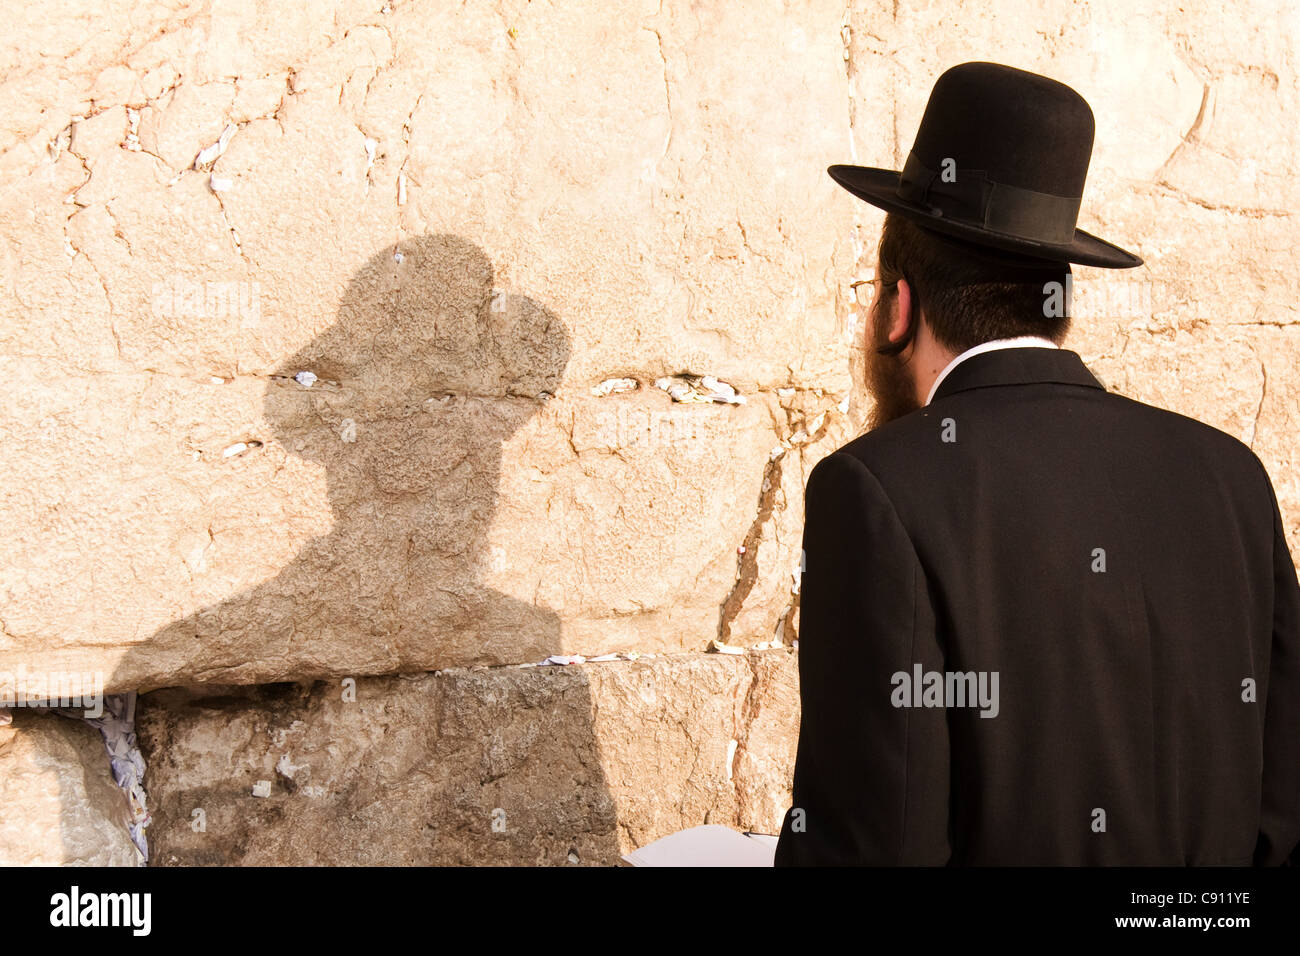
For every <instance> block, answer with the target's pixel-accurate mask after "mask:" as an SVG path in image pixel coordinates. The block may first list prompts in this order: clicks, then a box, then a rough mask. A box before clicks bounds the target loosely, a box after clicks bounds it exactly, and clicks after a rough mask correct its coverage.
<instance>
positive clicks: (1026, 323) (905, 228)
mask: <svg viewBox="0 0 1300 956" xmlns="http://www.w3.org/2000/svg"><path fill="white" fill-rule="evenodd" d="M1070 275H1071V270H1070V264H1069V263H1068V262H1050V261H1048V260H1044V259H1028V258H1025V257H1022V256H1016V255H1013V254H1010V253H1002V252H999V251H997V250H993V249H987V248H984V247H979V246H974V245H971V244H970V243H968V242H963V241H960V240H957V239H953V238H950V237H948V236H942V235H939V234H938V233H935V232H931V231H930V230H928V229H923V228H921V227H920V226H918V225H916V224H915V223H913V222H912V221H911V220H909V219H906V218H904V217H903V216H898V215H894V214H893V213H888V214H886V216H885V225H884V229H883V230H882V231H881V234H880V249H879V268H878V270H877V278H879V280H880V283H881V293H880V294H881V296H882V298H885V297H888V296H889V295H892V294H895V293H894V292H893V291H892V288H893V286H894V284H895V283H897V282H898V280H899V279H907V283H908V286H909V287H910V288H911V290H912V315H911V317H910V318H911V321H910V323H909V329H908V333H907V334H906V335H905V336H904V337H903V338H902V339H900V340H899V341H898V342H894V343H890V344H887V345H885V346H882V347H880V349H879V351H880V352H882V353H884V354H897V353H899V352H901V351H902V350H903V349H904V348H906V347H907V345H908V343H909V342H910V341H911V340H912V338H913V337H914V336H915V334H916V328H917V325H916V322H917V319H918V318H919V317H920V312H921V310H922V309H924V311H925V320H926V323H927V324H928V325H929V326H930V330H931V332H932V333H933V334H934V337H935V339H936V341H938V343H939V344H940V345H942V346H944V347H945V348H947V349H949V350H951V351H953V352H956V353H960V352H964V351H966V350H967V349H969V348H973V347H974V346H976V345H979V344H980V343H981V342H988V341H991V340H993V339H1003V338H1011V337H1013V336H1017V335H1041V336H1043V337H1045V338H1048V339H1051V340H1052V341H1053V342H1055V343H1056V344H1057V345H1060V344H1061V343H1062V342H1063V341H1064V340H1065V336H1066V333H1067V332H1068V331H1069V330H1070V307H1069V304H1070V296H1069V294H1068V289H1069V283H1068V282H1067V277H1068V276H1070ZM1049 282H1056V283H1059V285H1058V286H1056V287H1054V288H1055V289H1056V290H1058V291H1057V295H1056V297H1055V301H1056V302H1058V303H1060V305H1061V308H1059V309H1055V310H1049V309H1047V308H1045V306H1044V304H1045V303H1046V302H1047V301H1048V298H1049V292H1050V290H1045V289H1044V286H1045V285H1046V284H1047V283H1049ZM1057 311H1059V312H1060V315H1059V316H1058V315H1056V314H1055V312H1057ZM1045 313H1048V314H1045Z"/></svg>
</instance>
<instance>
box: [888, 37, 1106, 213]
mask: <svg viewBox="0 0 1300 956" xmlns="http://www.w3.org/2000/svg"><path fill="white" fill-rule="evenodd" d="M1094 133H1095V124H1094V121H1093V116H1092V109H1091V108H1090V107H1089V106H1088V102H1087V101H1086V100H1085V99H1084V98H1083V97H1082V96H1080V95H1079V94H1078V93H1076V92H1075V91H1074V90H1072V89H1071V88H1070V87H1068V86H1066V85H1065V84H1064V83H1059V82H1057V81H1056V80H1053V79H1051V78H1049V77H1046V76H1040V75H1038V74H1037V73H1029V72H1027V71H1025V70H1018V69H1016V68H1014V67H1010V66H1005V65H1003V64H1000V63H984V62H972V63H961V64H959V65H957V66H954V67H952V68H951V69H949V70H947V71H945V72H944V73H943V74H942V75H941V76H940V77H939V78H938V80H936V81H935V84H934V88H933V90H931V92H930V99H929V102H928V103H927V104H926V107H925V113H924V114H923V116H922V117H921V125H920V127H919V129H918V130H917V134H916V139H915V141H914V143H913V146H912V152H913V154H914V155H915V156H916V157H917V159H919V160H920V161H921V162H922V163H923V164H925V165H926V166H927V167H929V168H931V169H935V170H941V169H943V168H944V167H945V166H947V167H948V168H950V169H951V170H952V173H953V174H954V175H955V176H956V177H957V179H959V180H960V178H961V175H962V172H963V170H969V171H972V172H973V171H982V172H983V175H984V176H985V177H986V178H987V179H988V180H989V181H991V182H994V183H1002V184H1005V185H1007V186H1014V187H1017V188H1019V189H1028V190H1033V191H1035V192H1039V193H1046V194H1049V195H1053V196H1065V197H1070V198H1073V199H1080V198H1082V196H1083V185H1084V181H1085V180H1086V179H1087V175H1088V162H1089V160H1090V159H1091V156H1092V143H1093V136H1094Z"/></svg>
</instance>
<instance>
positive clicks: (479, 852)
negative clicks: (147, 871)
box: [138, 649, 799, 866]
mask: <svg viewBox="0 0 1300 956" xmlns="http://www.w3.org/2000/svg"><path fill="white" fill-rule="evenodd" d="M797 682H798V677H797V661H796V657H795V654H794V652H792V651H790V650H789V649H777V650H773V651H766V652H751V653H750V654H748V655H746V656H739V655H734V656H733V655H724V654H693V655H675V656H669V657H659V658H655V659H652V660H638V661H635V662H628V661H611V662H603V663H588V664H581V665H569V666H562V667H560V666H550V667H532V668H516V667H501V668H484V669H468V670H465V669H457V670H448V671H444V672H442V673H440V674H421V675H414V676H410V675H408V676H395V677H383V678H363V679H362V680H359V681H358V682H357V684H356V695H355V701H354V702H349V701H347V700H345V699H344V692H345V688H344V687H343V686H341V685H340V684H338V683H335V682H322V683H317V684H315V685H314V686H313V685H308V684H279V685H269V686H263V687H256V688H252V687H247V686H244V685H232V686H228V687H222V688H213V687H209V688H206V689H202V690H180V689H168V690H160V691H157V692H155V693H152V694H148V695H144V696H143V697H141V699H140V704H139V708H138V715H139V724H138V727H139V737H140V742H141V747H142V749H143V751H144V753H145V759H146V761H147V762H148V767H149V769H148V774H147V776H146V786H147V788H148V791H149V801H150V811H151V813H152V814H153V818H154V822H153V824H152V825H151V826H150V828H149V841H150V853H151V863H152V864H153V865H162V866H166V865H176V864H181V865H190V864H193V865H200V864H221V863H230V864H258V865H261V864H266V865H280V864H354V863H355V864H389V863H392V864H414V863H435V864H482V863H497V864H506V863H509V864H529V865H531V864H546V865H553V864H554V865H564V864H566V862H570V854H571V853H572V854H573V855H574V857H575V858H576V860H577V861H578V862H581V863H583V864H614V863H618V862H619V857H620V856H621V854H623V853H625V852H628V851H629V850H631V849H634V848H635V847H638V846H642V845H644V844H645V843H648V842H650V841H651V840H654V839H657V838H659V837H661V836H664V835H666V834H668V833H671V832H674V831H676V830H678V829H682V828H683V827H687V826H693V825H696V824H700V823H722V824H727V825H730V826H735V827H742V828H751V829H755V830H759V831H761V832H769V833H774V832H777V828H779V826H780V821H781V817H782V815H783V814H784V812H785V808H786V807H787V806H788V803H789V779H790V774H791V772H792V769H793V762H794V745H795V740H796V736H797V734H796V731H797V728H798V722H799V715H798V705H797V704H798V695H797ZM259 781H266V782H267V783H266V784H264V785H263V786H264V787H267V788H269V789H266V790H265V791H264V792H266V793H268V795H267V796H255V795H254V788H255V787H256V786H257V785H258V782H259ZM259 792H262V791H259ZM494 814H495V816H494ZM494 819H496V820H500V821H501V823H500V824H499V826H500V828H501V829H500V831H499V832H498V831H496V830H494V829H493V821H494Z"/></svg>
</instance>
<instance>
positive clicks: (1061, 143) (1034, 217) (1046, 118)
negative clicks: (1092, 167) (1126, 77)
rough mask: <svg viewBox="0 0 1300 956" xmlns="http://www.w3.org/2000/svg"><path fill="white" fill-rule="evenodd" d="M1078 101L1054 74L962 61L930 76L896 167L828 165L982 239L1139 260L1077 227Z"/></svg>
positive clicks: (945, 226) (1109, 259)
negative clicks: (913, 133) (931, 82)
mask: <svg viewBox="0 0 1300 956" xmlns="http://www.w3.org/2000/svg"><path fill="white" fill-rule="evenodd" d="M1093 132H1094V124H1093V118H1092V109H1091V108H1089V106H1088V103H1087V101H1086V100H1085V99H1084V98H1083V97H1082V96H1080V95H1079V94H1078V93H1076V92H1075V91H1074V90H1072V89H1071V88H1070V87H1068V86H1066V85H1065V84H1064V83H1058V82H1057V81H1056V80H1052V79H1049V78H1048V77H1045V76H1039V75H1038V74H1037V73H1028V72H1026V71H1024V70H1017V69H1015V68H1013V67H1009V66H1003V65H1002V64H1000V63H979V62H976V63H962V64H959V65H958V66H954V67H952V68H951V69H949V70H947V71H946V72H945V73H944V74H943V75H942V76H940V77H939V79H938V80H936V81H935V84H934V89H933V90H931V91H930V100H929V102H928V103H927V104H926V107H925V114H924V115H923V116H922V117H921V126H920V128H919V129H918V130H917V133H916V139H915V141H914V142H913V143H912V150H911V152H910V153H908V156H907V162H906V164H905V165H904V166H903V169H902V171H901V172H899V171H897V170H889V169H877V168H875V167H871V166H846V165H836V166H831V167H828V169H827V170H826V171H827V172H828V173H830V175H831V178H832V179H834V180H835V181H836V182H837V183H839V184H840V185H841V186H843V187H844V188H845V189H847V190H848V191H849V192H851V193H853V195H855V196H857V197H858V198H859V199H864V200H866V201H867V202H869V203H871V204H872V205H873V206H879V207H880V208H881V209H884V210H886V211H887V212H892V213H897V214H898V215H900V216H905V217H906V218H908V219H911V220H913V221H914V222H915V223H916V224H917V225H919V226H921V227H923V228H925V229H930V230H932V231H934V232H939V233H942V234H944V235H946V236H950V237H953V238H955V239H958V240H963V241H965V242H968V243H973V244H975V245H978V246H981V247H987V248H992V249H997V250H1001V251H1002V252H1004V253H1014V254H1017V255H1018V256H1023V257H1028V258H1030V259H1035V260H1048V261H1051V262H1077V263H1079V264H1080V265H1088V266H1100V267H1101V268H1104V269H1131V268H1133V267H1134V266H1140V265H1142V260H1141V258H1139V257H1138V256H1135V255H1134V254H1133V253H1131V252H1127V251H1125V250H1124V249H1121V248H1119V247H1118V246H1115V245H1112V244H1111V243H1109V242H1106V241H1105V240H1104V239H1098V238H1097V237H1096V236H1093V235H1090V234H1089V233H1086V232H1084V231H1083V230H1082V229H1077V228H1075V223H1076V222H1077V220H1078V215H1079V204H1080V202H1081V201H1082V199H1083V183H1084V180H1085V179H1086V178H1087V175H1088V161H1089V159H1091V156H1092V138H1093Z"/></svg>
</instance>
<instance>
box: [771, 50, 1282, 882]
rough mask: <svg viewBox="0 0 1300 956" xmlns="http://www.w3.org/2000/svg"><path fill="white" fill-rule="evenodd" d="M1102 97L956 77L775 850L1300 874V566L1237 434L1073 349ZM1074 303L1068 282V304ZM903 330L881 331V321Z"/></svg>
mask: <svg viewBox="0 0 1300 956" xmlns="http://www.w3.org/2000/svg"><path fill="white" fill-rule="evenodd" d="M1092 138H1093V119H1092V112H1091V110H1090V109H1089V108H1088V105H1087V103H1086V102H1085V101H1084V100H1083V99H1082V97H1080V96H1079V95H1078V94H1077V93H1075V92H1074V91H1073V90H1071V89H1070V88H1069V87H1067V86H1064V85H1062V84H1060V83H1057V82H1055V81H1053V80H1050V79H1047V78H1046V77H1041V76H1037V75H1035V74H1031V73H1025V72H1023V71H1020V70H1014V69H1011V68H1009V67H1005V66H999V65H996V64H990V63H967V64H962V65H960V66H958V67H954V68H953V69H951V70H949V71H948V72H946V73H945V74H943V76H941V77H940V78H939V80H938V82H937V83H936V85H935V87H934V90H933V92H932V93H931V97H930V101H929V104H928V106H927V107H926V111H925V115H924V118H923V119H922V122H921V127H920V130H919V132H918V134H917V137H916V140H915V144H914V146H913V148H912V152H911V154H910V155H909V157H908V160H907V164H906V166H905V168H904V169H903V171H902V173H901V174H900V173H897V172H891V171H889V170H879V169H867V168H863V167H855V166H832V167H831V168H830V170H829V172H830V174H831V176H832V177H833V178H834V179H835V180H836V181H837V182H838V183H839V184H840V185H842V186H843V187H845V188H846V189H848V190H849V191H850V192H852V193H853V194H854V195H856V196H858V197H860V198H862V199H864V200H866V201H867V202H870V203H872V204H873V205H876V206H879V207H881V208H883V209H885V210H886V211H887V213H888V216H887V218H886V223H885V228H884V231H883V233H882V237H881V242H880V250H879V270H878V275H877V277H876V280H875V282H876V289H877V293H878V294H877V295H876V297H875V300H874V302H873V306H872V312H871V319H872V321H871V322H869V323H868V328H867V335H868V336H869V338H868V342H869V343H871V344H873V345H874V346H875V348H874V349H868V350H867V357H866V358H867V370H866V378H867V381H868V384H869V387H870V389H871V391H872V392H873V395H874V397H875V399H876V409H875V413H874V415H873V418H872V422H871V425H872V428H871V430H870V431H868V432H867V433H866V434H864V435H863V436H861V437H859V438H857V439H856V440H854V441H852V442H850V443H849V444H847V445H845V446H844V447H842V448H840V449H839V450H837V451H835V452H833V453H831V454H830V455H829V456H828V457H826V458H825V459H824V460H822V461H821V462H819V463H818V464H817V466H816V467H815V468H814V469H813V471H812V473H811V475H810V477H809V480H808V486H807V491H806V514H805V524H804V551H805V561H806V563H805V570H804V574H803V579H802V580H803V584H802V594H801V609H800V616H801V621H800V627H799V674H800V693H801V699H802V722H801V726H800V734H799V747H798V753H797V758H796V763H795V770H794V794H793V801H792V802H793V805H792V807H791V808H790V810H789V811H788V812H787V814H786V817H785V820H784V823H783V826H782V829H781V835H780V839H779V842H778V845H777V851H776V864H777V865H778V866H784V865H799V864H885V865H893V864H921V865H1020V864H1037V865H1118V864H1132V865H1180V866H1181V865H1232V866H1246V865H1251V864H1255V865H1277V864H1283V863H1287V862H1290V863H1292V864H1294V863H1295V862H1296V861H1297V851H1296V846H1297V842H1298V841H1300V585H1297V581H1296V573H1295V567H1294V565H1293V564H1292V561H1291V557H1290V554H1289V553H1288V550H1287V545H1286V540H1285V537H1284V535H1283V527H1282V519H1281V516H1280V513H1279V511H1278V506H1277V501H1276V498H1275V497H1274V493H1273V488H1272V484H1271V483H1270V481H1269V478H1268V475H1267V473H1266V472H1265V470H1264V467H1263V466H1262V465H1261V463H1260V462H1259V460H1258V458H1256V456H1255V455H1254V453H1253V452H1252V451H1251V450H1250V449H1249V448H1248V447H1247V446H1246V445H1244V444H1242V443H1241V442H1240V441H1238V440H1237V439H1235V438H1233V437H1231V436H1229V435H1227V434H1225V433H1223V432H1221V431H1218V430H1216V429H1214V428H1211V427H1210V426H1208V425H1205V424H1202V423H1200V422H1197V421H1195V420H1193V419H1190V418H1186V417H1183V416H1181V415H1177V414H1175V413H1173V412H1169V411H1165V410H1162V409H1158V408H1154V407H1151V406H1147V405H1143V404H1141V403H1138V402H1135V401H1132V400H1130V399H1127V398H1123V397H1121V396H1119V395H1115V394H1111V393H1108V392H1107V391H1106V390H1105V388H1104V387H1103V386H1102V384H1101V383H1100V382H1098V381H1097V379H1096V378H1094V377H1093V375H1092V374H1091V373H1090V372H1089V371H1088V369H1087V368H1086V367H1085V366H1084V364H1083V362H1082V361H1081V360H1080V358H1079V356H1078V355H1077V354H1076V353H1075V352H1072V351H1068V350H1065V349H1063V348H1060V347H1059V346H1060V344H1061V342H1062V341H1063V339H1064V337H1065V335H1066V332H1067V330H1068V326H1069V317H1068V311H1062V310H1061V309H1060V308H1059V307H1058V306H1059V305H1060V301H1061V300H1060V293H1061V291H1062V290H1065V291H1068V282H1067V277H1068V276H1069V274H1070V266H1069V263H1080V264H1087V265H1093V266H1099V267H1103V268H1129V267H1132V266H1137V265H1141V262H1142V260H1141V259H1139V258H1138V257H1137V256H1134V255H1133V254H1131V253H1128V252H1125V251H1124V250H1122V249H1119V248H1117V247H1115V246H1113V245H1111V244H1109V243H1106V242H1104V241H1103V240H1101V239H1097V238H1096V237H1093V236H1090V235H1088V234H1087V233H1085V232H1083V231H1081V230H1078V229H1076V228H1075V222H1076V218H1077V213H1078V208H1079V203H1080V199H1081V197H1082V192H1083V183H1084V179H1085V176H1086V173H1087V166H1088V160H1089V157H1090V154H1091V149H1092ZM1067 302H1068V297H1067ZM872 337H873V338H872Z"/></svg>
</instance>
